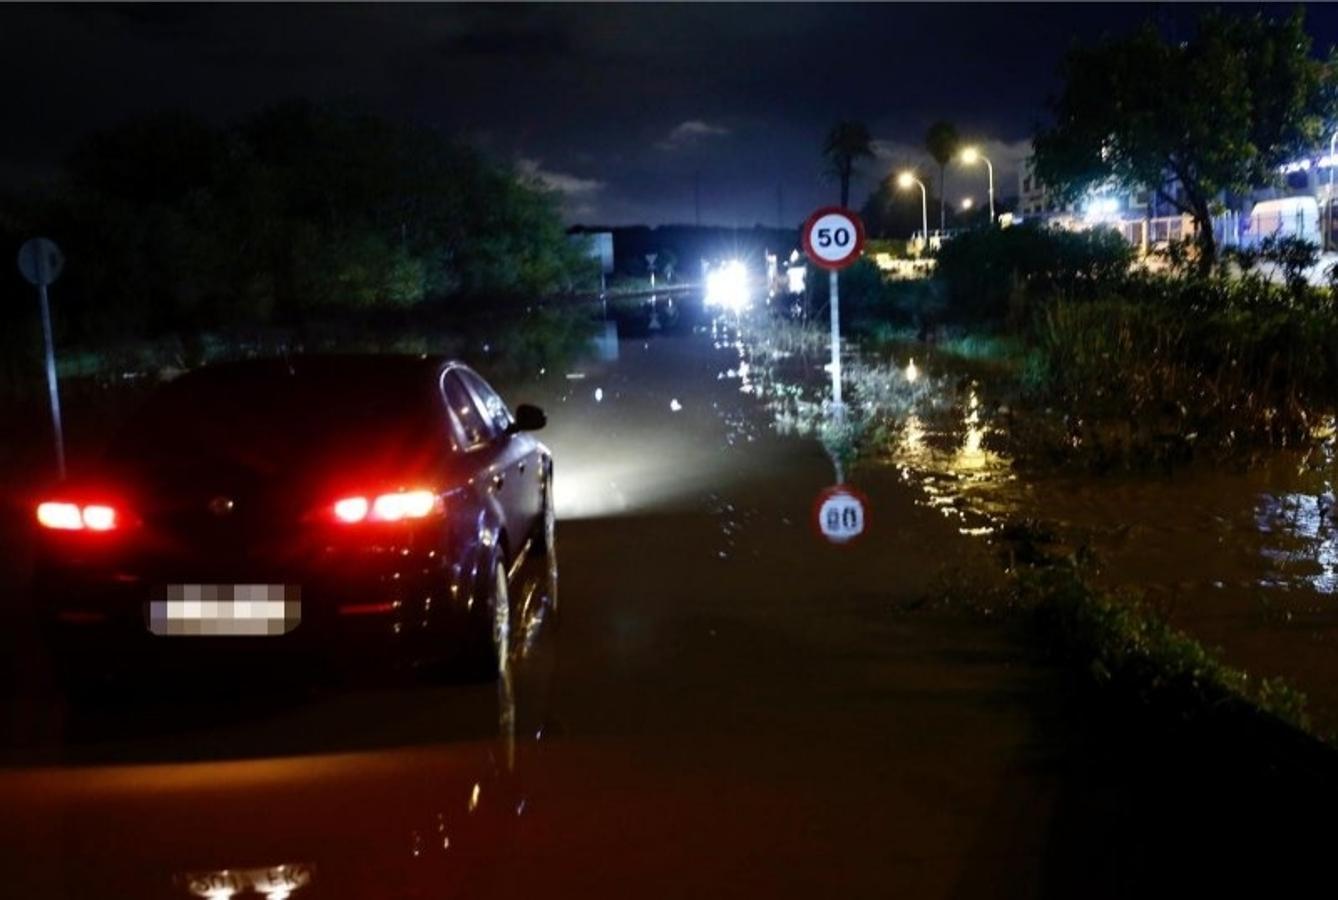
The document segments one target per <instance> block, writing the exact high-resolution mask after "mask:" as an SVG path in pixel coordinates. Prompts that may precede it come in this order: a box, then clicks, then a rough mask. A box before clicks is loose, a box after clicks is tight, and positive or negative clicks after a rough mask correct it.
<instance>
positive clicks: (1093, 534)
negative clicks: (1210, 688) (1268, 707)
mask: <svg viewBox="0 0 1338 900" xmlns="http://www.w3.org/2000/svg"><path fill="white" fill-rule="evenodd" d="M820 366H821V361H820V360H819V359H816V358H814V360H813V361H812V362H811V363H810V366H809V368H810V370H811V371H810V372H809V376H810V385H816V384H821V379H822V378H823V377H824V373H823V372H822V371H821V369H820ZM789 370H790V373H791V377H793V376H794V374H795V372H796V367H795V366H794V365H793V364H790V366H789ZM861 370H864V371H863V377H864V378H865V379H866V380H867V381H871V382H872V383H873V384H875V385H876V387H877V389H878V390H880V391H884V390H885V391H890V392H892V393H896V391H898V390H900V391H901V393H902V394H904V395H905V397H906V398H907V399H906V400H905V409H904V410H903V411H901V412H902V414H901V415H899V416H897V417H896V418H897V421H896V423H895V427H893V428H890V429H889V430H888V431H887V433H886V435H880V436H879V440H881V443H880V444H878V445H877V446H876V447H875V452H874V457H875V460H876V462H875V463H874V465H875V466H882V467H888V468H892V469H895V470H896V471H898V472H899V473H900V474H901V476H902V478H903V479H904V480H906V481H907V482H909V483H913V484H915V485H917V486H919V487H920V488H921V490H922V492H923V494H922V498H921V500H920V502H922V503H923V504H925V505H927V506H929V507H931V508H934V509H937V510H939V512H940V513H941V514H942V515H943V516H944V517H945V518H947V519H949V520H951V521H954V522H956V523H957V526H958V528H959V530H960V531H961V532H962V533H963V534H968V535H973V536H976V537H978V538H979V539H980V540H983V541H986V542H991V543H997V544H998V552H999V555H1000V557H1001V558H1002V561H1003V562H1004V564H1005V565H1008V564H1010V563H1011V562H1015V561H1016V560H1015V559H1010V558H1009V552H1010V551H1008V550H1007V549H1005V547H1006V546H1007V545H1006V543H1005V542H1002V541H997V533H998V531H999V528H1000V527H1001V525H1002V524H1003V523H1004V522H1006V521H1017V520H1019V519H1022V520H1030V523H1031V524H1032V525H1033V526H1035V529H1034V530H1035V532H1036V533H1037V534H1038V535H1040V536H1041V537H1042V539H1048V542H1049V544H1050V546H1048V547H1047V550H1048V552H1052V553H1059V554H1061V555H1062V554H1067V553H1074V554H1078V556H1079V557H1080V558H1081V559H1083V560H1086V561H1089V562H1090V563H1091V565H1092V566H1093V567H1094V568H1093V571H1094V572H1095V576H1096V580H1097V583H1098V584H1100V585H1102V586H1105V587H1109V588H1114V589H1122V590H1128V591H1130V592H1131V593H1132V594H1140V595H1141V596H1143V597H1144V598H1145V599H1146V600H1147V601H1148V602H1149V603H1150V604H1152V605H1153V606H1154V607H1155V608H1156V609H1158V610H1159V611H1160V612H1161V613H1163V614H1164V615H1165V616H1166V617H1167V618H1168V619H1169V621H1170V622H1171V623H1172V624H1174V625H1175V626H1177V627H1179V628H1182V629H1183V630H1185V631H1186V632H1188V633H1190V634H1192V635H1193V636H1195V637H1196V638H1198V639H1199V640H1201V641H1203V642H1204V643H1205V644H1207V645H1208V646H1210V647H1217V648H1220V649H1221V651H1222V652H1223V656H1224V658H1225V660H1226V661H1227V662H1229V663H1231V664H1233V665H1235V666H1237V667H1239V668H1242V669H1244V670H1245V671H1247V672H1249V673H1250V674H1251V675H1252V676H1256V677H1273V676H1278V675H1281V676H1285V677H1286V678H1288V679H1289V680H1291V681H1292V682H1293V683H1294V684H1295V685H1296V686H1297V687H1299V688H1300V689H1302V690H1303V691H1304V692H1305V693H1306V694H1307V695H1308V697H1309V699H1310V711H1311V714H1312V718H1313V719H1314V721H1315V724H1316V725H1317V727H1318V728H1319V730H1320V731H1321V732H1322V733H1324V732H1332V731H1334V730H1335V729H1338V656H1336V655H1335V650H1338V644H1336V641H1338V628H1336V627H1335V626H1338V526H1336V525H1335V522H1334V477H1335V465H1336V464H1338V461H1336V460H1335V447H1334V443H1333V440H1332V439H1330V440H1329V441H1328V442H1326V443H1323V444H1320V445H1318V446H1315V447H1313V448H1311V449H1309V450H1306V451H1298V450H1277V451H1275V452H1272V453H1269V454H1266V455H1264V456H1263V457H1261V458H1256V459H1255V461H1253V462H1252V463H1251V464H1250V465H1248V466H1246V465H1243V464H1242V465H1237V466H1230V465H1221V464H1208V463H1202V464H1190V465H1184V466H1180V467H1177V468H1175V469H1174V470H1173V471H1172V472H1169V473H1166V472H1159V473H1156V474H1141V475H1133V474H1125V475H1100V476H1094V475H1082V474H1074V473H1071V472H1065V473H1060V472H1046V471H1044V470H1036V469H1034V468H1028V469H1026V470H1019V469H1018V468H1017V467H1015V466H1014V465H1013V462H1012V460H1010V459H1009V458H1008V457H1007V456H1005V455H1003V454H1001V453H999V452H995V451H993V450H991V449H990V448H991V447H992V446H1006V445H1007V443H1008V442H1007V440H1006V438H1007V437H1008V435H1007V431H1008V429H1010V428H1022V427H1025V424H1024V422H1023V421H1022V420H1021V419H1020V418H1015V417H1014V416H1013V415H1011V414H1010V412H1009V410H1008V408H1007V407H1006V406H1001V405H997V404H991V403H990V402H989V401H988V400H986V399H985V398H987V397H989V396H990V394H991V391H990V390H989V387H990V386H989V385H987V384H981V383H979V382H974V381H971V380H969V379H964V378H962V377H960V375H959V374H958V373H954V372H953V371H952V370H951V369H950V368H947V367H942V366H936V365H935V364H934V362H933V361H932V360H929V361H926V360H925V359H923V358H922V359H921V360H919V361H915V360H913V359H911V358H908V357H902V358H893V357H887V358H882V359H871V358H867V357H865V358H862V359H858V360H857V361H855V363H854V365H853V366H852V371H853V374H854V375H855V377H860V373H861ZM810 390H811V388H810ZM1000 438H1003V440H1000Z"/></svg>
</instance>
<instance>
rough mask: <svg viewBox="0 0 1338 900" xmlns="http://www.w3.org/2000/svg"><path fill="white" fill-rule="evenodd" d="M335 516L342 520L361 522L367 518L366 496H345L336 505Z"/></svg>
mask: <svg viewBox="0 0 1338 900" xmlns="http://www.w3.org/2000/svg"><path fill="white" fill-rule="evenodd" d="M334 514H335V518H336V519H338V520H339V521H341V522H361V521H362V520H363V519H365V518H367V498H366V497H345V498H344V499H343V500H338V501H336V502H335V505H334Z"/></svg>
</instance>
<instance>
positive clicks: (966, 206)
mask: <svg viewBox="0 0 1338 900" xmlns="http://www.w3.org/2000/svg"><path fill="white" fill-rule="evenodd" d="M975 205H976V201H975V200H974V199H972V198H971V197H963V198H962V212H970V211H971V208H972V207H974V206H975Z"/></svg>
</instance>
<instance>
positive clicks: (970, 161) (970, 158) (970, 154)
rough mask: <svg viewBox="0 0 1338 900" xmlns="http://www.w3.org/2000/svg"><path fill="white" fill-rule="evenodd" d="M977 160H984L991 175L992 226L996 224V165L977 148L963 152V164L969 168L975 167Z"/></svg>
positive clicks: (970, 148) (969, 148)
mask: <svg viewBox="0 0 1338 900" xmlns="http://www.w3.org/2000/svg"><path fill="white" fill-rule="evenodd" d="M976 160H984V162H985V166H986V168H987V169H989V173H990V224H991V225H993V224H994V163H992V162H990V160H989V157H987V156H986V155H985V154H983V153H981V152H980V150H979V149H977V148H976V147H966V148H964V149H963V150H962V162H964V163H966V164H967V165H968V166H970V165H974V164H975V162H976Z"/></svg>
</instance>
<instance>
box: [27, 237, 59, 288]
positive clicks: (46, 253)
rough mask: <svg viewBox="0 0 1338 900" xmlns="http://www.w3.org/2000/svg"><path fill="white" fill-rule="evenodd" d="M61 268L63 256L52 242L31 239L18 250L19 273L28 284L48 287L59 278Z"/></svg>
mask: <svg viewBox="0 0 1338 900" xmlns="http://www.w3.org/2000/svg"><path fill="white" fill-rule="evenodd" d="M63 268H65V254H63V253H61V252H60V248H59V247H57V246H56V244H55V242H54V241H50V240H47V239H46V238H41V237H39V238H33V239H32V240H30V241H24V243H23V246H22V247H20V248H19V272H21V273H22V274H23V277H24V278H25V279H27V281H28V283H29V284H32V285H36V286H37V287H48V286H49V285H51V284H52V283H53V282H55V280H56V279H57V278H59V277H60V271H61V269H63Z"/></svg>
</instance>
